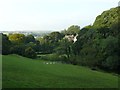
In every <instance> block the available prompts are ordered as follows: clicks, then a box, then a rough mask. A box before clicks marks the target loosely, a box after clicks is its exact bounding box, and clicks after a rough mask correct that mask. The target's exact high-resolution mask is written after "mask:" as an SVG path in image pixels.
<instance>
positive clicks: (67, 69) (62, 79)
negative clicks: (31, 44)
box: [2, 55, 118, 88]
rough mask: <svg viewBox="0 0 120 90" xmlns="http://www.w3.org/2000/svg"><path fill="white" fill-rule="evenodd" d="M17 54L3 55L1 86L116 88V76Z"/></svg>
mask: <svg viewBox="0 0 120 90" xmlns="http://www.w3.org/2000/svg"><path fill="white" fill-rule="evenodd" d="M45 62H46V63H48V62H50V61H44V60H37V59H29V58H25V57H22V56H19V55H3V56H2V67H3V69H2V70H3V71H2V81H3V82H2V85H3V88H118V77H117V76H116V75H113V74H110V73H105V72H100V71H96V70H91V69H90V68H87V67H82V66H77V65H71V64H62V63H55V64H45Z"/></svg>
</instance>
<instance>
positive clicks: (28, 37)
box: [25, 35, 35, 43]
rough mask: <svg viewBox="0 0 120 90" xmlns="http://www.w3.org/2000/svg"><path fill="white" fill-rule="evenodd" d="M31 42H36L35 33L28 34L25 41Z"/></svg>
mask: <svg viewBox="0 0 120 90" xmlns="http://www.w3.org/2000/svg"><path fill="white" fill-rule="evenodd" d="M29 42H35V38H34V36H33V35H27V36H26V37H25V43H29Z"/></svg>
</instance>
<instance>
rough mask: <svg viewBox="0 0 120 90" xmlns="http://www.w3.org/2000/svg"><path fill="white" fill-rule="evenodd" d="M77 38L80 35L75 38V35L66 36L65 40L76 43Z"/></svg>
mask: <svg viewBox="0 0 120 90" xmlns="http://www.w3.org/2000/svg"><path fill="white" fill-rule="evenodd" d="M77 36H78V34H77V35H76V36H74V35H65V37H64V38H65V39H68V41H73V42H74V43H75V42H76V41H77Z"/></svg>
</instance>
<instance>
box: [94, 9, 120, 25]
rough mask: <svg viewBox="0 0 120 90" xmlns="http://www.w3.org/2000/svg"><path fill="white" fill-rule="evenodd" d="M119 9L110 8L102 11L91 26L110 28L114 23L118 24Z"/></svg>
mask: <svg viewBox="0 0 120 90" xmlns="http://www.w3.org/2000/svg"><path fill="white" fill-rule="evenodd" d="M119 9H120V7H116V8H112V9H110V10H107V11H104V12H103V13H102V14H101V15H99V16H97V18H96V20H95V22H94V24H93V26H94V27H103V26H106V27H111V25H113V24H114V23H117V22H118V16H119V14H120V12H119Z"/></svg>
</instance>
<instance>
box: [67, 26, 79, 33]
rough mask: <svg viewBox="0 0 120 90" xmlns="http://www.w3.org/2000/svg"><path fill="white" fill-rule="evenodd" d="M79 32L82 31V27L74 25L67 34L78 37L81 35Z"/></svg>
mask: <svg viewBox="0 0 120 90" xmlns="http://www.w3.org/2000/svg"><path fill="white" fill-rule="evenodd" d="M79 31H80V26H77V25H72V26H70V27H69V28H68V29H67V30H66V34H69V35H76V34H78V33H79Z"/></svg>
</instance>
